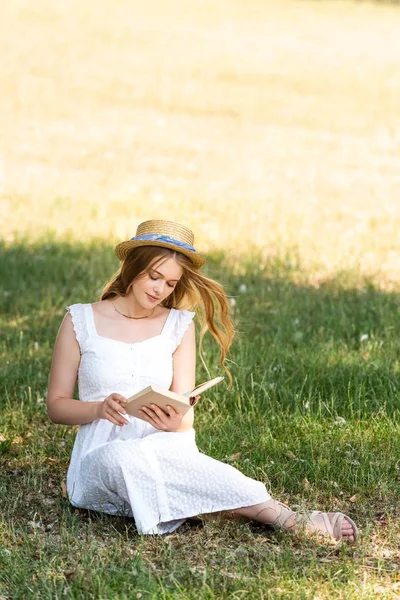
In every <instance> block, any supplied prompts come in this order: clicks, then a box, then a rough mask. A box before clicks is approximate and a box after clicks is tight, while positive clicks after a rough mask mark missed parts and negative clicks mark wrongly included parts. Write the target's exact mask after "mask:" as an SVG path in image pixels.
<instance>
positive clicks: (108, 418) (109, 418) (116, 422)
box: [106, 414, 122, 426]
mask: <svg viewBox="0 0 400 600" xmlns="http://www.w3.org/2000/svg"><path fill="white" fill-rule="evenodd" d="M106 418H107V421H110V423H112V424H113V425H118V426H121V425H122V423H119V422H118V421H117V419H114V417H113V416H112V415H109V414H106Z"/></svg>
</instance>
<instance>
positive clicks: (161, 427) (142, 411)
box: [138, 409, 165, 430]
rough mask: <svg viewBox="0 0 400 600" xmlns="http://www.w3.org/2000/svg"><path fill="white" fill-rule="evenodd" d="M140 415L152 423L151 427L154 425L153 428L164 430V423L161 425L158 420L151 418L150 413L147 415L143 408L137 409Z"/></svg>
mask: <svg viewBox="0 0 400 600" xmlns="http://www.w3.org/2000/svg"><path fill="white" fill-rule="evenodd" d="M138 412H139V413H140V415H141V417H142V418H143V419H144V420H145V421H147V423H150V425H152V426H153V427H155V429H161V430H165V425H163V424H162V423H161V422H160V421H159V420H157V421H156V420H155V419H154V418H152V417H151V416H150V415H148V414H147V413H146V412H145V410H140V409H139V411H138Z"/></svg>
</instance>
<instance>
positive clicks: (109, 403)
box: [97, 394, 129, 426]
mask: <svg viewBox="0 0 400 600" xmlns="http://www.w3.org/2000/svg"><path fill="white" fill-rule="evenodd" d="M124 404H126V398H125V397H124V396H122V395H121V394H110V395H109V396H107V398H106V399H105V400H103V402H102V403H101V404H100V405H99V408H98V411H97V412H98V418H99V419H107V421H110V422H111V423H113V424H114V425H119V426H121V425H127V423H128V422H129V421H128V420H127V419H124V418H123V417H122V416H121V415H120V413H122V414H124V415H125V414H126V410H125V408H124Z"/></svg>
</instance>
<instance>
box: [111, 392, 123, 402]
mask: <svg viewBox="0 0 400 600" xmlns="http://www.w3.org/2000/svg"><path fill="white" fill-rule="evenodd" d="M111 398H112V400H115V401H116V402H119V404H126V402H127V400H126V398H125V396H123V395H122V394H111Z"/></svg>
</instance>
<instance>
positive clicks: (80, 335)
mask: <svg viewBox="0 0 400 600" xmlns="http://www.w3.org/2000/svg"><path fill="white" fill-rule="evenodd" d="M66 309H67V311H68V312H69V313H70V315H71V318H72V325H73V328H74V331H75V337H76V339H77V342H78V344H79V348H80V351H81V354H82V352H83V351H84V348H85V341H86V337H87V336H86V321H85V312H84V306H83V305H82V304H71V306H67V307H66Z"/></svg>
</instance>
